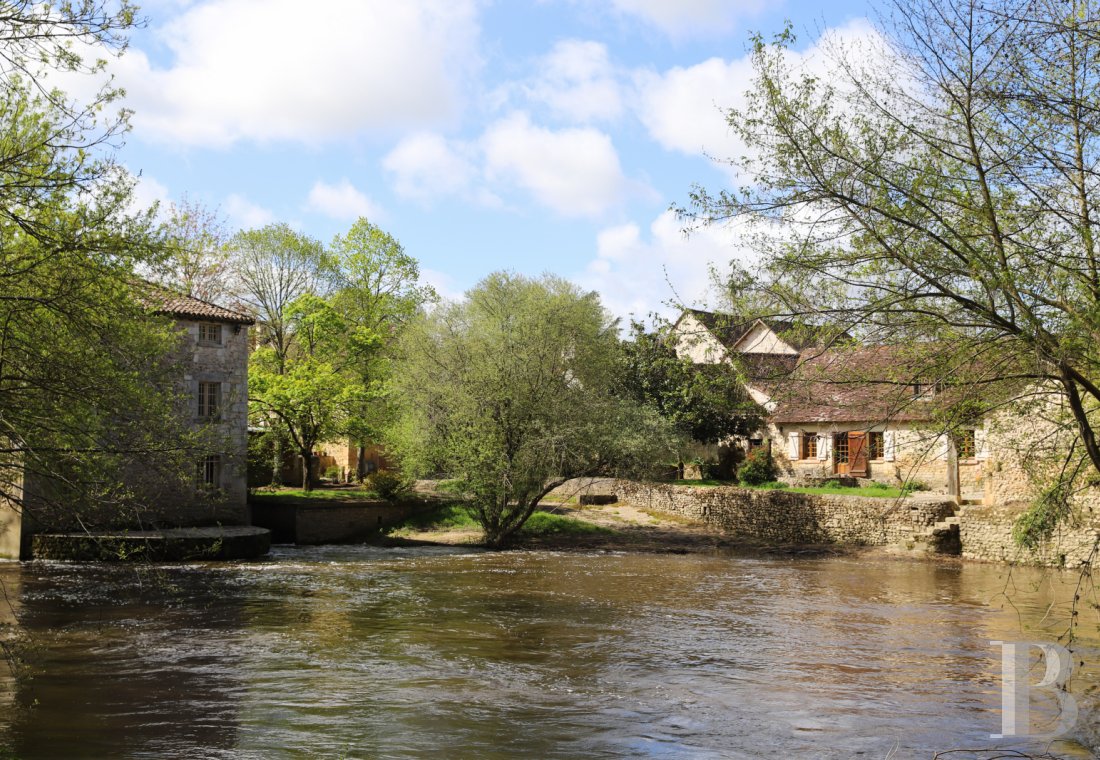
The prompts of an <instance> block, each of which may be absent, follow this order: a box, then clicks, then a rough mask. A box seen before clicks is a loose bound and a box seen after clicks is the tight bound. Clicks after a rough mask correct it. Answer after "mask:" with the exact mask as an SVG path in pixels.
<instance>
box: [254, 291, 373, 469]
mask: <svg viewBox="0 0 1100 760" xmlns="http://www.w3.org/2000/svg"><path fill="white" fill-rule="evenodd" d="M287 326H288V329H289V330H290V332H291V334H293V335H294V337H295V341H294V344H293V350H292V351H291V353H290V354H289V355H288V356H286V357H283V358H280V357H279V356H278V354H277V353H276V349H275V347H274V346H272V345H268V346H261V347H259V348H257V349H256V350H255V351H254V352H253V353H252V357H251V358H250V360H249V366H248V385H249V402H250V406H251V411H252V413H253V414H254V415H257V416H259V417H260V419H262V420H264V421H265V422H268V423H269V424H270V423H271V422H272V421H274V422H275V423H276V424H275V426H274V429H275V430H276V431H277V432H281V433H285V434H286V435H287V436H289V438H290V439H291V441H293V443H294V448H295V451H296V453H297V454H298V455H299V456H300V457H301V460H302V488H303V490H306V491H310V490H312V489H313V473H312V469H311V467H310V463H311V461H312V459H313V452H314V449H315V448H316V446H317V444H318V443H320V442H322V441H326V440H331V439H332V438H334V437H336V436H337V435H340V434H341V433H343V432H345V431H346V430H347V428H348V425H349V423H350V420H351V418H352V416H353V414H354V412H355V410H356V409H357V408H359V406H360V405H361V403H362V402H363V400H364V396H365V395H366V388H365V387H364V385H363V384H362V382H361V381H360V379H359V378H358V377H357V376H356V375H355V374H354V373H349V372H347V371H345V367H344V366H342V364H341V361H340V359H341V357H343V356H346V352H345V351H344V347H345V341H346V339H347V334H348V327H347V325H346V323H345V322H344V321H343V320H342V319H341V318H340V315H339V314H337V313H336V311H335V310H334V309H333V308H332V306H331V304H329V303H328V302H327V301H325V300H324V299H322V298H319V297H318V296H314V295H310V294H307V295H304V296H302V297H300V298H299V299H298V300H296V301H294V302H293V303H292V304H291V305H290V306H289V307H288V309H287ZM359 339H360V340H362V336H359Z"/></svg>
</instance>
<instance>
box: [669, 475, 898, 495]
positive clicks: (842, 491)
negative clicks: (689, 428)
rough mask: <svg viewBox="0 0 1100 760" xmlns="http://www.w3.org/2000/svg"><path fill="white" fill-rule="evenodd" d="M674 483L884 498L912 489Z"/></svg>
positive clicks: (876, 485) (875, 485) (714, 482)
mask: <svg viewBox="0 0 1100 760" xmlns="http://www.w3.org/2000/svg"><path fill="white" fill-rule="evenodd" d="M672 482H673V485H678V486H696V487H703V488H712V487H714V486H736V487H739V488H755V489H757V490H760V491H775V490H784V491H789V492H790V493H813V494H825V495H833V496H873V497H877V498H882V499H897V498H899V497H902V496H908V495H909V493H911V491H910V490H909V489H902V488H895V487H894V486H888V485H886V484H885V483H875V484H874V485H870V486H867V487H864V488H860V487H850V486H841V485H829V484H828V483H826V484H825V485H822V486H808V487H804V488H791V487H790V486H788V485H787V484H786V483H779V482H771V483H761V484H760V485H758V486H748V485H745V484H743V483H738V482H736V481H732V480H712V479H706V480H674V481H672Z"/></svg>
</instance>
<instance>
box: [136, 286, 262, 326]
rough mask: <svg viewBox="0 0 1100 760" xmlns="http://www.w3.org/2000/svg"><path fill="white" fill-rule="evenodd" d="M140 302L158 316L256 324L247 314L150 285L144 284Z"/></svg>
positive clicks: (199, 320)
mask: <svg viewBox="0 0 1100 760" xmlns="http://www.w3.org/2000/svg"><path fill="white" fill-rule="evenodd" d="M142 300H143V301H144V302H145V305H146V306H147V307H149V308H150V309H152V310H153V311H155V312H157V313H158V314H169V315H171V316H173V317H182V318H184V319H192V320H195V321H198V322H228V323H230V324H236V325H253V324H255V323H256V320H255V319H253V318H252V317H250V316H249V315H247V314H242V313H241V312H239V311H233V310H232V309H226V308H224V307H222V306H218V305H217V304H212V303H210V302H208V301H203V300H201V299H199V298H195V297H193V296H187V295H184V294H182V293H176V292H174V291H171V290H168V289H166V288H164V287H161V286H160V285H154V284H152V283H147V284H146V286H145V290H144V292H143V294H142Z"/></svg>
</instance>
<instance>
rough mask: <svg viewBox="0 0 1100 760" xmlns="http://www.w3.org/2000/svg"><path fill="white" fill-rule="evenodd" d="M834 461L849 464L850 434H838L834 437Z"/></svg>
mask: <svg viewBox="0 0 1100 760" xmlns="http://www.w3.org/2000/svg"><path fill="white" fill-rule="evenodd" d="M833 461H835V462H836V463H837V464H848V434H847V433H837V434H836V435H834V436H833Z"/></svg>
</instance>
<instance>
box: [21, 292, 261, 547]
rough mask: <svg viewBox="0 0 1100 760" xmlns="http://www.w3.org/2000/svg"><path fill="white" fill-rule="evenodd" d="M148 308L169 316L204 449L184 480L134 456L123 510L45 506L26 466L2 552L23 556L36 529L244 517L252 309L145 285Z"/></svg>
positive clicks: (188, 415) (44, 487)
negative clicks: (135, 507)
mask: <svg viewBox="0 0 1100 760" xmlns="http://www.w3.org/2000/svg"><path fill="white" fill-rule="evenodd" d="M143 300H145V302H146V305H147V306H148V307H149V308H150V309H151V310H153V311H155V312H156V313H159V314H163V315H166V316H169V317H171V318H172V319H174V320H175V327H176V331H177V333H178V335H179V343H178V347H177V348H176V350H175V352H174V355H173V356H171V357H169V359H170V360H172V361H173V363H174V364H175V365H176V366H178V367H180V371H181V373H182V374H181V376H180V378H179V387H180V391H181V393H180V398H181V403H180V409H179V414H180V415H181V417H182V418H183V421H184V423H185V425H186V426H187V427H189V428H191V429H192V430H197V429H202V430H203V431H204V434H205V435H206V437H205V438H204V440H207V441H210V442H211V443H210V445H209V450H206V451H203V452H202V453H201V454H198V455H196V458H195V462H194V476H193V481H192V484H191V487H190V488H186V489H183V490H182V491H181V489H180V488H179V487H178V480H177V481H174V482H173V484H172V485H171V486H169V485H167V484H166V483H165V482H164V481H163V480H158V476H157V468H156V467H155V465H154V463H150V462H141V461H132V462H129V463H127V464H126V465H125V470H124V472H122V473H120V478H121V479H122V480H123V481H124V482H126V484H127V485H128V486H129V487H130V488H131V489H132V490H133V491H135V492H136V493H137V494H138V497H139V498H138V501H139V502H140V504H141V508H140V510H139V511H137V512H132V513H128V514H124V515H122V514H110V513H108V514H97V513H96V512H95V511H94V509H89V510H87V511H85V512H82V513H81V514H80V515H79V516H77V515H74V514H71V511H70V510H64V509H58V508H57V507H56V506H51V505H52V504H53V502H54V500H53V499H51V498H49V497H48V491H49V485H48V484H47V483H39V482H36V479H35V478H34V477H33V476H31V475H29V474H28V473H24V477H23V482H22V496H21V502H22V503H21V505H18V506H16V505H11V504H4V503H0V558H11V559H29V558H30V556H31V553H32V538H33V536H34V535H35V534H37V533H48V532H65V531H84V530H117V529H126V530H140V529H150V528H176V527H193V526H215V525H221V526H233V525H248V524H249V513H248V504H247V495H248V494H247V472H246V458H247V457H246V455H247V445H248V441H247V425H248V390H247V384H248V352H249V339H248V332H249V330H248V328H249V326H250V325H252V324H253V323H254V320H253V319H252V317H250V316H248V315H246V314H242V313H239V312H236V311H232V310H230V309H225V308H222V307H220V306H216V305H214V304H211V303H207V302H205V301H201V300H199V299H197V298H192V297H189V296H184V295H180V294H177V293H173V292H170V291H167V290H165V289H162V288H159V287H157V286H152V285H150V286H149V287H148V289H147V291H146V293H145V295H144V296H143Z"/></svg>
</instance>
